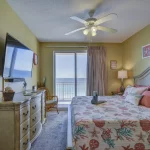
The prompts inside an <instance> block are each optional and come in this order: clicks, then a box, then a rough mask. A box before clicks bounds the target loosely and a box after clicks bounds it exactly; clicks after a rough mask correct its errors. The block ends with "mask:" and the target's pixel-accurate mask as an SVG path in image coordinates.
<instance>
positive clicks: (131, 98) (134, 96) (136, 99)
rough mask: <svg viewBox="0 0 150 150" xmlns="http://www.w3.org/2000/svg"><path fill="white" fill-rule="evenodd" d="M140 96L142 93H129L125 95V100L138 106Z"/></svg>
mask: <svg viewBox="0 0 150 150" xmlns="http://www.w3.org/2000/svg"><path fill="white" fill-rule="evenodd" d="M142 97H143V95H137V94H132V93H130V94H128V95H127V96H126V98H125V101H126V102H129V103H131V104H134V105H137V106H138V105H139V102H140V100H141V98H142Z"/></svg>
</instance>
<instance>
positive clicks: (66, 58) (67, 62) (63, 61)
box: [55, 53, 87, 78]
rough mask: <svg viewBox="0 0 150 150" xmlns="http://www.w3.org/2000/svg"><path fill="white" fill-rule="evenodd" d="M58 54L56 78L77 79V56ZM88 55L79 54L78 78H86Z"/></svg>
mask: <svg viewBox="0 0 150 150" xmlns="http://www.w3.org/2000/svg"><path fill="white" fill-rule="evenodd" d="M55 54H56V57H55V58H56V78H74V77H75V54H74V53H55ZM86 65H87V54H86V53H77V78H86V68H87V67H86Z"/></svg>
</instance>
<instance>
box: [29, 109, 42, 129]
mask: <svg viewBox="0 0 150 150" xmlns="http://www.w3.org/2000/svg"><path fill="white" fill-rule="evenodd" d="M39 121H41V109H40V110H39V111H37V112H36V113H35V114H33V115H32V116H31V117H30V127H32V126H34V125H35V124H36V123H37V122H39Z"/></svg>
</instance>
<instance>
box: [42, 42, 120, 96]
mask: <svg viewBox="0 0 150 150" xmlns="http://www.w3.org/2000/svg"><path fill="white" fill-rule="evenodd" d="M82 45H84V46H88V44H87V43H82V44H81V43H41V44H40V57H41V58H40V59H41V60H40V62H41V66H40V67H41V68H40V77H41V80H42V78H43V77H44V76H45V77H46V79H47V84H46V86H47V87H48V88H49V90H50V93H51V94H53V93H54V90H53V51H55V50H70V51H71V49H69V48H67V49H64V48H63V49H62V48H47V46H82ZM93 45H103V46H105V47H106V49H107V68H108V93H109V94H110V93H111V91H115V90H116V89H117V88H118V87H120V81H119V80H118V79H117V70H111V69H110V60H117V62H118V69H121V68H122V45H121V44H109V43H107V44H93ZM76 50H77V49H76Z"/></svg>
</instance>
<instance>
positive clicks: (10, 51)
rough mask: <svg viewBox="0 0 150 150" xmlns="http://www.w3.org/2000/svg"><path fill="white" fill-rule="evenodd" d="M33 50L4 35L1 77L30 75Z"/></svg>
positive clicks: (26, 76)
mask: <svg viewBox="0 0 150 150" xmlns="http://www.w3.org/2000/svg"><path fill="white" fill-rule="evenodd" d="M32 65H33V51H31V50H30V49H29V48H27V47H26V46H24V45H23V44H22V43H21V42H19V41H18V40H16V39H15V38H13V37H12V36H10V35H9V34H7V35H6V43H5V56H4V67H3V77H4V78H28V77H32Z"/></svg>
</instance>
